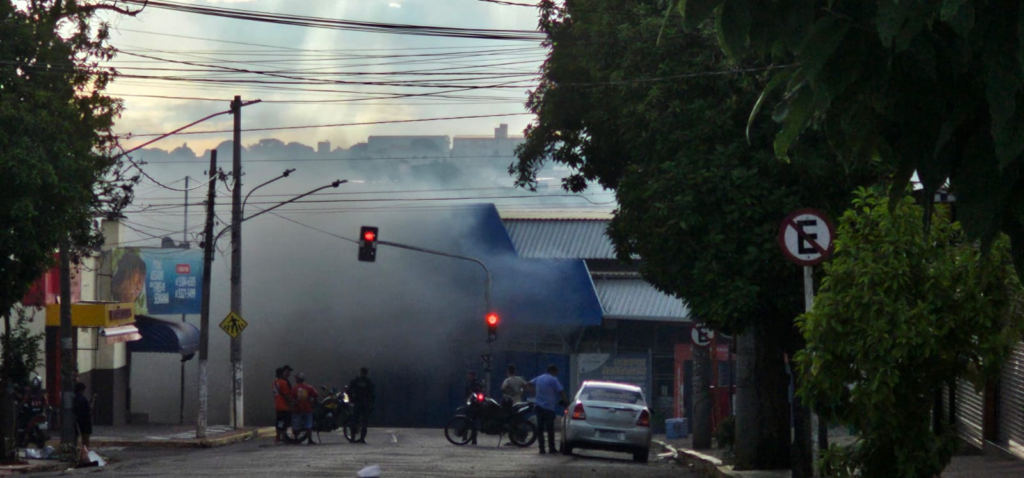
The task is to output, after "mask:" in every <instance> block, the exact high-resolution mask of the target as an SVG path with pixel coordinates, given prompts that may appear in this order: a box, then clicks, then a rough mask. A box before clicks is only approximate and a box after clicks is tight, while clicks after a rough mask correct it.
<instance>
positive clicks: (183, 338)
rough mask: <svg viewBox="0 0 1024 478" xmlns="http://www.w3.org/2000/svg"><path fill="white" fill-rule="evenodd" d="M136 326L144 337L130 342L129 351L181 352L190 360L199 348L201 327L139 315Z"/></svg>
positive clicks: (185, 358)
mask: <svg viewBox="0 0 1024 478" xmlns="http://www.w3.org/2000/svg"><path fill="white" fill-rule="evenodd" d="M135 327H136V328H138V329H139V334H141V335H142V339H141V340H136V341H134V342H128V351H129V352H155V353H169V354H181V355H182V357H183V359H184V360H188V359H190V358H192V355H194V354H195V353H196V350H198V349H199V329H197V328H196V327H195V326H194V325H192V324H189V323H185V322H172V321H169V320H163V319H157V318H155V317H149V316H145V315H137V316H135Z"/></svg>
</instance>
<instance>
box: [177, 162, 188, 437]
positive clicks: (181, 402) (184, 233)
mask: <svg viewBox="0 0 1024 478" xmlns="http://www.w3.org/2000/svg"><path fill="white" fill-rule="evenodd" d="M181 242H182V243H187V242H188V176H185V228H184V229H182V230H181ZM181 321H182V322H183V323H184V322H186V320H185V314H181ZM178 391H179V397H178V425H184V424H185V362H181V385H180V388H179V389H178Z"/></svg>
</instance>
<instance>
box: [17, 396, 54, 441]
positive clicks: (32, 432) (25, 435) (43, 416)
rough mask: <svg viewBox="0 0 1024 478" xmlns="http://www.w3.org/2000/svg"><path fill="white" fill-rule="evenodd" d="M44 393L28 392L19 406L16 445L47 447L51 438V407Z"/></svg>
mask: <svg viewBox="0 0 1024 478" xmlns="http://www.w3.org/2000/svg"><path fill="white" fill-rule="evenodd" d="M44 397H45V396H44V395H42V394H34V393H32V392H29V393H26V394H25V395H24V396H23V397H22V399H21V403H20V405H19V406H18V415H17V428H16V430H15V434H14V436H15V446H17V447H18V448H26V447H28V445H29V444H33V445H35V446H36V447H37V448H40V449H41V448H45V447H46V440H49V439H50V431H49V430H50V422H49V418H48V417H49V415H50V413H49V407H47V406H46V400H45V398H44Z"/></svg>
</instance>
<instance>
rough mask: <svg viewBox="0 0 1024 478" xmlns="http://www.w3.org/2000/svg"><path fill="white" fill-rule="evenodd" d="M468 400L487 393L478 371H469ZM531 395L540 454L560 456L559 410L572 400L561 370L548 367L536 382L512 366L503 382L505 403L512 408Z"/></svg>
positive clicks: (467, 380)
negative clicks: (556, 439)
mask: <svg viewBox="0 0 1024 478" xmlns="http://www.w3.org/2000/svg"><path fill="white" fill-rule="evenodd" d="M465 392H466V397H469V396H470V395H473V394H477V393H483V392H484V386H483V384H481V383H480V381H479V380H477V378H476V372H474V371H472V370H471V371H469V373H468V376H467V379H466V389H465ZM527 393H532V394H533V395H534V412H535V413H536V415H537V443H538V444H540V453H541V454H545V453H548V450H550V452H551V453H556V452H557V451H558V448H557V447H556V446H555V413H556V412H555V411H556V409H557V407H559V406H565V404H566V403H567V402H568V398H567V397H566V394H565V389H564V388H563V387H562V382H560V381H559V380H558V367H557V366H555V365H554V364H551V365H548V367H547V371H546V372H545V373H544V374H541V375H538V376H537V377H535V378H534V379H533V380H530V381H526V380H525V379H523V378H522V377H520V376H519V375H518V374H516V366H515V365H511V364H510V365H509V366H508V368H507V369H506V377H505V381H503V382H502V383H501V395H502V403H503V405H505V406H506V407H511V405H512V404H514V403H519V402H522V401H523V397H524V396H525V395H526V394H527ZM545 431H546V432H547V443H548V447H547V449H545V447H544V432H545ZM472 443H473V444H474V445H475V444H476V430H474V431H473V438H472Z"/></svg>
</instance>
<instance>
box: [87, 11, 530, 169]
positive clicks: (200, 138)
mask: <svg viewBox="0 0 1024 478" xmlns="http://www.w3.org/2000/svg"><path fill="white" fill-rule="evenodd" d="M533 1H535V0H528V2H533ZM186 3H190V4H195V5H200V6H212V7H222V8H240V9H245V10H253V11H260V12H268V13H278V14H288V15H303V16H312V17H323V18H330V19H344V20H354V21H371V22H382V23H398V24H415V25H430V26H444V27H460V28H480V29H502V30H528V31H536V25H537V11H536V9H534V8H529V7H517V6H509V5H500V4H495V3H491V2H484V1H481V0H302V1H296V0H186ZM105 17H106V19H107V20H108V21H109V22H110V24H111V26H112V44H113V45H114V46H116V47H117V48H118V49H119V50H120V51H121V53H120V54H119V55H118V56H117V57H116V58H115V59H114V60H113V61H111V62H109V64H108V65H109V66H112V67H115V68H118V69H119V70H120V71H121V72H122V73H125V74H137V75H147V76H172V75H179V76H192V77H196V76H202V77H204V78H208V79H209V78H223V77H225V76H232V77H234V78H244V79H246V80H247V81H249V80H256V81H266V80H271V81H274V80H279V79H278V78H274V77H267V76H262V75H243V74H239V73H234V72H210V71H209V70H211V69H212V70H216V69H218V68H222V67H224V66H229V67H235V68H239V69H250V70H252V69H262V70H263V71H267V70H274V71H287V72H288V73H287V74H289V75H303V76H304V77H309V76H315V75H316V74H318V73H329V72H356V71H358V72H361V73H380V72H394V71H410V70H420V71H422V70H433V71H435V72H436V70H437V69H441V68H458V70H447V71H458V72H459V73H478V74H479V73H485V74H487V75H488V76H491V74H495V75H499V74H500V75H506V74H517V75H520V76H517V77H514V78H512V80H518V81H519V83H516V84H513V85H510V86H512V88H503V89H477V90H474V91H469V92H464V93H460V95H463V96H473V97H476V98H477V99H473V100H467V99H432V98H403V99H391V100H382V99H377V100H372V99H371V100H366V99H365V96H366V95H365V94H363V95H360V96H361V97H363V98H364V99H363V100H362V101H359V102H348V103H344V102H342V103H338V102H336V103H323V101H324V100H344V99H352V98H354V97H356V96H355V95H354V94H352V93H339V92H337V90H344V91H350V92H364V93H365V92H374V93H384V94H396V93H422V92H425V91H438V90H437V89H425V88H407V87H405V88H401V87H394V86H387V85H384V86H362V85H316V86H308V85H306V86H300V87H298V88H302V89H307V90H308V89H316V90H321V91H316V92H312V91H292V90H290V89H288V88H290V87H280V86H277V85H256V84H216V83H212V84H211V83H197V82H180V81H177V82H172V81H161V80H156V79H151V78H149V79H139V78H124V77H122V78H119V79H118V80H117V81H115V83H114V84H113V85H112V86H111V88H110V89H109V92H110V93H111V94H113V95H115V96H118V95H124V96H121V97H122V98H123V99H124V102H125V103H124V104H125V112H124V115H123V116H122V118H121V119H120V121H119V122H118V123H117V126H116V131H117V133H118V134H121V135H124V134H128V133H131V134H136V135H137V134H148V133H163V132H167V131H170V130H173V129H176V128H178V127H180V126H183V125H185V124H188V123H190V122H192V121H195V120H197V119H199V118H202V117H204V116H206V115H208V114H211V113H215V112H218V111H222V110H225V109H227V108H228V103H229V101H230V100H231V98H232V97H233V96H234V95H241V96H242V99H243V100H246V101H247V100H253V99H260V100H263V101H268V100H270V101H275V100H276V101H281V100H285V101H291V100H306V101H308V100H312V101H320V103H306V104H294V103H269V102H267V103H261V104H257V105H253V106H249V107H247V108H246V109H245V110H244V112H243V114H242V121H243V128H272V127H279V126H300V125H322V124H338V123H355V122H374V121H391V120H408V119H417V118H438V117H451V116H471V115H493V114H509V113H520V114H521V113H525V112H526V109H525V107H524V106H523V103H524V101H525V99H526V94H527V92H528V90H529V87H530V85H531V84H532V83H533V80H532V78H533V77H534V76H535V74H536V72H537V69H538V68H539V66H540V63H541V62H542V61H543V58H544V53H545V50H544V49H543V48H541V47H540V45H539V44H538V43H536V42H525V41H501V40H484V39H460V38H432V37H422V36H405V35H395V34H382V33H369V32H350V31H338V30H327V29H316V28H308V27H300V26H287V25H274V24H268V23H257V22H251V21H245V20H237V19H226V18H220V17H212V16H205V15H198V14H192V13H182V12H174V11H168V10H161V9H158V8H152V7H149V8H146V9H145V10H144V11H142V12H141V13H140V14H139V15H138V16H137V17H134V18H132V17H127V16H120V15H114V14H107V15H106V16H105ZM186 37H188V38H186ZM247 44H252V45H247ZM256 45H262V46H256ZM482 50H487V53H485V54H475V55H471V54H470V53H471V52H480V51H482ZM510 50H514V51H510ZM456 52H457V53H461V54H463V55H462V57H461V58H452V57H451V56H450V55H451V54H452V53H456ZM410 54H429V55H432V56H428V57H422V56H419V57H411V58H410V57H395V55H410ZM138 55H145V56H138ZM354 55H369V56H370V57H365V56H364V57H358V58H357V57H354ZM382 55H386V56H390V57H392V58H380V56H382ZM183 61H184V62H192V63H194V64H193V65H186V64H183V63H180V62H183ZM497 63H502V64H507V63H514V64H512V65H501V66H487V65H495V64H497ZM196 65H200V66H196ZM202 65H205V67H204V66H202ZM158 68H163V69H196V68H198V69H206V70H207V71H206V72H203V73H192V72H182V71H168V70H158ZM307 75H308V76H307ZM317 78H321V79H322V78H334V79H338V78H340V79H345V80H353V79H356V80H358V79H366V78H371V79H372V80H382V79H383V80H389V79H393V78H395V77H393V76H391V77H388V76H372V77H371V76H362V77H355V76H337V75H321V76H317ZM401 78H402V79H413V80H424V79H436V80H437V81H438V82H444V83H447V84H451V83H452V82H453V81H463V80H462V78H465V77H464V76H463V77H461V78H460V77H455V76H437V75H436V73H433V74H432V75H431V76H427V75H421V74H414V75H411V76H402V77H401ZM507 81H510V80H508V79H505V78H502V79H494V80H483V79H481V80H478V82H477V83H476V84H494V83H499V82H507ZM461 84H466V83H461ZM332 90H333V91H332ZM137 95H150V96H173V97H187V98H206V99H217V98H223V102H217V101H199V100H183V99H167V98H148V97H140V96H137ZM378 96H379V95H378ZM480 98H483V99H480ZM530 118H531V117H530V116H529V115H520V116H509V117H503V118H480V119H468V120H458V121H435V122H425V123H405V124H392V125H372V126H348V127H331V128H312V129H300V130H291V131H267V132H252V133H244V134H243V144H251V143H255V142H256V141H258V140H259V139H261V138H267V137H276V138H278V139H281V140H283V141H286V142H288V141H297V142H301V143H304V144H309V145H315V144H316V142H318V141H325V140H327V141H331V143H332V144H333V145H334V146H335V147H337V146H341V147H348V146H351V145H352V144H355V143H357V142H361V141H365V140H366V137H367V136H368V135H388V134H429V135H449V136H454V135H459V134H477V135H490V134H493V129H494V128H495V127H497V126H498V124H499V123H507V124H509V129H510V133H511V134H521V133H522V130H523V129H524V128H525V126H526V125H527V123H528V122H529V121H530ZM231 121H232V118H231V117H230V116H227V115H225V116H221V117H218V118H215V119H212V120H209V121H207V122H204V123H203V124H202V125H199V126H197V127H195V128H193V130H223V129H230V127H231ZM145 139H149V138H133V139H131V140H128V141H125V145H126V146H128V147H131V146H134V145H137V144H141V142H142V141H144V140H145ZM228 139H230V134H228V133H220V134H203V135H189V136H175V137H171V138H168V139H166V140H163V141H161V142H159V143H157V144H155V145H154V147H159V148H163V149H168V150H169V149H172V148H174V147H176V146H180V145H181V144H182V143H185V142H187V143H188V144H189V146H190V147H192V148H193V149H194V150H196V151H198V152H201V151H203V150H204V149H208V148H211V147H213V146H215V145H216V144H219V143H220V142H222V141H224V140H228Z"/></svg>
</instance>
